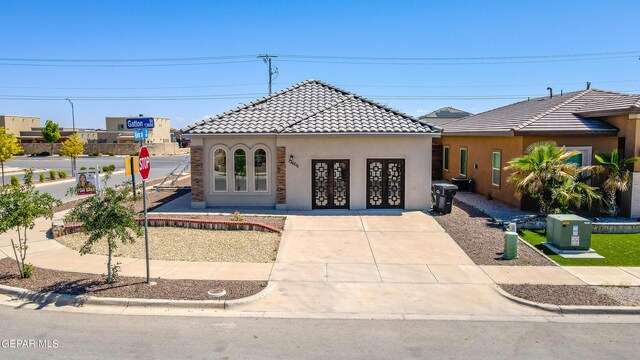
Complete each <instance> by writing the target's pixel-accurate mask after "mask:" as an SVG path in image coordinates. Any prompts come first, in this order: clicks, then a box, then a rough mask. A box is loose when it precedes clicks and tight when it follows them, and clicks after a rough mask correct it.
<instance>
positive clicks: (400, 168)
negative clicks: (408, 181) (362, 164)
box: [367, 159, 405, 209]
mask: <svg viewBox="0 0 640 360" xmlns="http://www.w3.org/2000/svg"><path fill="white" fill-rule="evenodd" d="M404 169H405V167H404V159H368V160H367V209H403V208H404V176H405V174H404Z"/></svg>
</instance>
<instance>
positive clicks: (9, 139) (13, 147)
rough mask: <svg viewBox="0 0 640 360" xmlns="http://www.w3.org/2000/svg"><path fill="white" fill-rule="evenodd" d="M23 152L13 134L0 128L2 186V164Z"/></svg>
mask: <svg viewBox="0 0 640 360" xmlns="http://www.w3.org/2000/svg"><path fill="white" fill-rule="evenodd" d="M21 151H23V150H22V146H20V144H19V143H18V139H16V137H15V136H13V134H10V133H8V132H7V129H6V128H4V127H0V166H1V167H2V185H3V186H4V162H5V161H7V160H11V159H13V157H14V156H16V154H17V153H19V152H21Z"/></svg>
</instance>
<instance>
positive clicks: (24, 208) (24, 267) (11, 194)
mask: <svg viewBox="0 0 640 360" xmlns="http://www.w3.org/2000/svg"><path fill="white" fill-rule="evenodd" d="M59 204H61V202H60V200H57V199H55V198H53V197H52V196H51V195H49V194H47V193H40V192H39V191H38V190H35V189H34V188H33V187H23V188H20V187H13V186H11V187H4V188H2V189H1V190H0V233H5V232H7V231H9V230H10V229H13V230H15V231H16V233H17V234H18V244H16V243H15V242H14V240H13V238H12V239H11V245H12V246H13V253H14V255H15V257H16V261H17V262H18V267H19V272H20V276H21V277H22V278H26V277H29V276H30V274H31V272H32V270H33V267H32V266H31V265H30V264H26V263H25V260H26V257H27V249H29V245H28V239H27V230H29V229H33V227H34V226H35V220H36V218H39V217H42V216H44V217H46V218H49V219H51V218H53V207H54V206H56V205H59Z"/></svg>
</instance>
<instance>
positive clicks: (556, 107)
mask: <svg viewBox="0 0 640 360" xmlns="http://www.w3.org/2000/svg"><path fill="white" fill-rule="evenodd" d="M591 92H593V90H592V89H588V90H582V91H579V92H578V93H577V94H576V95H575V96H571V97H570V98H569V99H567V100H566V101H563V102H561V103H559V104H557V105H556V106H553V107H551V108H549V109H547V110H546V111H543V112H541V113H539V114H538V115H535V116H534V117H532V118H531V119H530V120H528V121H525V122H524V123H522V124H520V125H519V126H517V127H515V128H514V129H511V130H522V129H524V128H525V127H527V126H529V125H531V124H533V123H534V122H536V121H538V120H540V119H541V118H543V117H545V116H546V115H549V114H551V113H552V112H554V111H556V110H558V109H560V108H561V107H563V106H565V105H567V104H569V103H570V102H572V101H574V100H575V99H579V98H581V97H583V96H584V95H585V94H588V93H591ZM561 96H562V95H561Z"/></svg>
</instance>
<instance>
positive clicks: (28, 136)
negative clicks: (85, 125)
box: [18, 126, 98, 144]
mask: <svg viewBox="0 0 640 360" xmlns="http://www.w3.org/2000/svg"><path fill="white" fill-rule="evenodd" d="M42 129H43V128H42V127H40V126H38V127H32V128H31V129H29V130H26V131H20V136H19V137H18V139H19V140H20V142H21V143H43V142H46V141H45V140H44V137H43V136H42ZM59 131H60V138H59V139H58V141H57V142H58V143H61V142H64V141H65V140H67V139H68V138H69V136H71V134H73V129H72V128H59ZM75 132H76V133H77V134H78V136H80V141H82V142H84V143H87V144H95V143H97V142H98V130H91V129H76V131H75Z"/></svg>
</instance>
